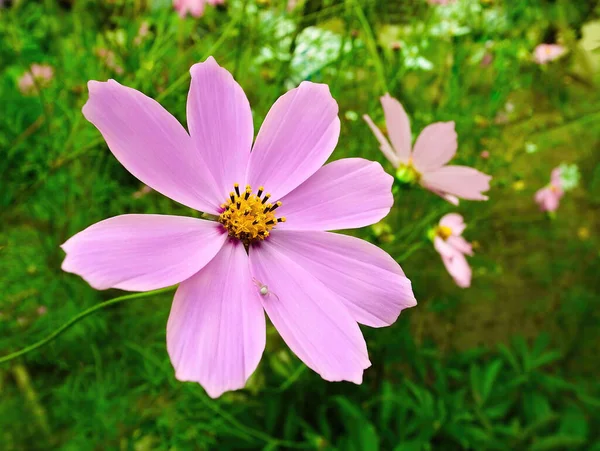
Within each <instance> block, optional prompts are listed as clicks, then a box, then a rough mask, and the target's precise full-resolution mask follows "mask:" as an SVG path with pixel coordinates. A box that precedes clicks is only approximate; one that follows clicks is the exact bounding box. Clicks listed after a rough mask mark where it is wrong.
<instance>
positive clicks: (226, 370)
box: [167, 241, 266, 398]
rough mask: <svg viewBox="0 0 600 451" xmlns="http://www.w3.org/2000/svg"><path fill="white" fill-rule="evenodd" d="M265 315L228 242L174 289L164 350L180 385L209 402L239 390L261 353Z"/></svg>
mask: <svg viewBox="0 0 600 451" xmlns="http://www.w3.org/2000/svg"><path fill="white" fill-rule="evenodd" d="M265 340H266V326H265V314H264V312H263V308H262V306H261V304H260V300H259V295H258V294H257V291H256V287H255V286H254V285H253V283H252V279H251V277H250V269H249V265H248V256H247V255H246V251H245V250H244V246H243V245H242V244H241V243H239V242H230V241H228V242H227V243H225V245H224V246H223V247H222V249H221V251H220V252H219V253H218V254H217V255H216V256H215V258H214V259H213V260H212V261H211V262H210V263H209V264H208V265H206V267H204V268H203V269H202V271H200V272H199V273H197V274H196V275H194V276H193V277H191V278H190V279H188V280H186V281H184V282H182V284H181V285H180V286H179V288H178V289H177V293H176V294H175V299H174V300H173V306H172V308H171V314H170V315H169V321H168V323H167V349H168V351H169V356H170V357H171V362H172V363H173V366H174V368H175V371H176V373H175V375H176V377H177V379H179V380H181V381H193V382H198V383H199V384H200V385H202V386H203V387H204V389H205V390H206V392H207V393H208V395H209V396H211V397H212V398H216V397H218V396H220V395H221V394H222V393H223V392H226V391H229V390H237V389H240V388H243V387H244V385H246V381H247V380H248V378H249V377H250V375H251V374H252V373H253V372H254V370H255V369H256V367H257V366H258V362H259V361H260V358H261V356H262V353H263V350H264V349H265Z"/></svg>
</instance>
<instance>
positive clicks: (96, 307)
mask: <svg viewBox="0 0 600 451" xmlns="http://www.w3.org/2000/svg"><path fill="white" fill-rule="evenodd" d="M174 288H175V287H167V288H161V289H160V290H153V291H147V292H145V293H134V294H126V295H124V296H119V297H116V298H113V299H109V300H108V301H104V302H101V303H100V304H96V305H94V306H92V307H90V308H88V309H87V310H84V311H83V312H81V313H79V314H78V315H76V316H74V317H73V318H71V319H70V320H69V321H67V322H66V323H65V324H63V325H62V326H60V327H59V328H58V329H56V330H55V331H54V332H52V333H51V334H50V335H48V336H47V337H46V338H43V339H41V340H40V341H38V342H36V343H34V344H32V345H29V346H27V347H25V348H23V349H21V350H19V351H16V352H13V353H11V354H8V355H6V356H4V357H0V363H4V362H8V361H9V360H13V359H16V358H17V357H20V356H22V355H25V354H27V353H29V352H31V351H35V350H36V349H38V348H41V347H42V346H44V345H46V344H48V343H49V342H51V341H52V340H54V339H55V338H56V337H58V336H59V335H61V334H62V333H63V332H65V331H66V330H67V329H69V328H70V327H71V326H73V325H74V324H76V323H77V322H79V321H81V320H82V319H83V318H85V317H86V316H88V315H91V314H92V313H94V312H97V311H98V310H102V309H103V308H105V307H110V306H111V305H114V304H118V303H120V302H123V301H127V300H129V299H139V298H145V297H148V296H152V295H155V294H159V293H167V292H169V291H172V290H173V289H174Z"/></svg>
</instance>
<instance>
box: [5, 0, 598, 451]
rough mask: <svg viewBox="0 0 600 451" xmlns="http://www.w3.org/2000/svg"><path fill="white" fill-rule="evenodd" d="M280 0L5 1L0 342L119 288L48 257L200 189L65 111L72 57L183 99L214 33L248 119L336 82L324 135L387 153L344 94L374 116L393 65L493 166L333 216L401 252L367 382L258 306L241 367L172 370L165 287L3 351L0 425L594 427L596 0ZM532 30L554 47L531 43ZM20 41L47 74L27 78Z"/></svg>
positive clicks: (41, 330)
mask: <svg viewBox="0 0 600 451" xmlns="http://www.w3.org/2000/svg"><path fill="white" fill-rule="evenodd" d="M286 3H287V2H286V1H283V0H281V1H276V0H271V1H265V0H263V1H258V0H256V1H255V0H226V4H225V5H224V6H220V7H216V8H215V7H211V6H208V7H207V8H206V13H205V15H204V16H203V17H202V18H199V19H193V18H189V17H188V18H186V19H181V18H180V17H179V16H178V15H177V14H176V13H175V12H174V11H173V10H172V7H171V2H170V1H168V0H111V1H108V0H107V1H91V0H86V1H73V0H44V1H40V2H29V1H23V0H20V1H19V0H13V1H12V2H11V1H5V2H4V7H0V104H1V105H2V114H0V152H1V158H0V216H1V217H0V219H1V221H0V271H1V273H2V277H1V278H0V292H1V293H2V294H1V295H0V356H4V355H7V354H9V353H11V352H14V351H16V350H18V349H20V348H22V347H24V346H26V345H29V344H31V343H33V342H36V341H37V340H39V339H41V338H43V337H45V336H46V335H48V334H49V333H51V332H52V331H53V330H56V329H57V328H58V327H60V326H61V325H62V324H63V323H65V322H66V321H67V320H68V319H69V318H72V317H73V316H75V315H76V314H78V313H79V312H81V311H83V310H85V309H86V308H89V307H92V306H94V305H98V304H99V303H100V302H102V301H106V300H107V299H111V298H114V297H117V296H119V295H120V294H121V293H119V292H116V291H111V292H97V291H94V290H93V289H91V288H90V287H89V286H88V285H87V284H86V283H85V282H83V281H82V280H80V279H78V278H77V277H75V276H73V275H70V274H66V273H64V272H62V271H61V269H60V265H61V261H62V259H63V256H64V254H63V252H62V250H61V249H60V244H61V243H63V242H64V241H65V240H66V239H67V238H68V237H70V236H72V235H73V234H74V233H76V232H78V231H80V230H82V229H83V228H85V227H87V226H89V225H90V224H93V223H95V222H97V221H99V220H101V219H104V218H107V217H110V216H114V215H118V214H123V213H131V212H135V213H163V214H180V215H198V212H192V211H190V210H188V209H187V208H185V207H182V206H180V205H176V204H175V203H174V202H171V201H170V200H168V199H165V198H164V197H162V196H160V195H159V194H157V193H155V192H146V191H144V190H143V188H144V187H143V186H142V185H141V184H140V182H139V181H137V180H136V179H135V178H134V177H133V176H131V175H130V174H129V173H128V172H127V171H126V170H125V169H124V168H123V167H122V166H121V165H120V164H119V163H118V162H117V161H116V160H115V158H114V157H113V156H112V155H111V154H110V152H109V151H108V149H107V147H106V145H105V143H104V142H103V140H102V137H101V136H100V135H99V133H98V132H97V131H96V130H95V129H94V127H93V126H92V125H91V124H89V123H88V122H87V121H86V120H85V119H84V118H83V116H82V114H81V107H82V106H83V104H84V103H85V102H86V100H87V88H86V83H87V81H88V80H106V79H108V78H115V79H117V80H118V81H119V82H121V83H122V84H124V85H127V86H131V87H133V88H136V89H138V90H140V91H142V92H144V93H145V94H147V95H149V96H151V97H153V98H155V99H157V100H158V101H159V102H161V104H162V105H163V106H164V107H165V108H166V109H167V110H169V111H170V112H171V113H172V114H174V115H175V116H176V117H177V118H178V119H179V120H180V121H181V122H182V123H184V124H185V101H186V95H187V90H188V85H189V73H188V70H189V67H190V66H191V64H193V63H195V62H197V61H201V60H204V59H205V58H206V57H207V56H209V55H214V56H215V58H216V59H217V61H218V62H219V63H220V64H221V65H223V66H225V67H226V68H227V69H228V70H230V71H231V72H232V73H233V74H234V75H235V77H236V79H237V80H238V81H239V83H240V84H241V85H242V87H243V88H244V89H245V91H246V93H247V95H248V97H249V100H250V103H251V105H252V108H253V114H254V120H255V129H256V130H258V127H259V126H260V124H261V123H262V120H263V118H264V117H265V115H266V113H267V112H268V109H269V107H270V106H271V104H272V103H273V102H274V101H275V100H276V99H277V98H278V96H280V95H281V94H282V93H283V92H285V91H286V90H287V89H289V88H290V87H293V86H295V85H297V84H298V83H299V82H300V81H302V80H305V79H308V80H312V81H316V82H323V83H327V84H328V85H329V86H330V88H331V91H332V94H333V95H334V97H335V98H336V100H337V101H338V103H339V105H340V118H341V120H342V133H341V137H340V142H339V145H338V147H337V150H336V151H335V153H334V155H333V158H334V159H339V158H343V157H362V158H368V159H372V160H376V161H379V162H381V163H382V164H383V165H384V167H385V169H386V170H387V171H388V172H390V173H392V174H393V173H394V172H395V169H394V168H392V167H391V166H390V165H389V164H388V163H387V162H386V161H385V159H384V157H383V155H381V153H380V151H379V149H378V144H377V142H376V140H375V138H374V137H373V136H372V134H371V133H370V131H369V129H368V127H367V126H366V124H364V123H363V122H362V120H360V117H361V116H362V115H363V114H366V113H367V114H369V115H370V116H371V117H372V118H373V120H374V121H375V122H376V123H377V124H378V125H379V126H382V127H383V126H384V120H383V112H382V110H381V106H380V104H379V100H378V98H379V96H381V95H383V94H384V93H385V92H386V91H389V92H390V94H392V95H393V96H395V97H397V98H398V99H400V100H401V102H402V103H403V105H404V106H405V107H406V110H407V112H408V113H409V115H410V117H411V125H412V129H413V134H414V135H416V134H418V133H419V132H420V131H421V130H422V129H423V128H424V127H425V126H426V125H428V124H429V123H431V122H434V121H449V120H453V121H455V122H456V128H457V132H458V136H459V151H458V153H457V156H456V157H455V159H454V160H453V163H455V164H463V165H469V166H473V167H476V168H478V169H480V170H482V171H484V172H486V173H489V174H491V175H493V177H494V179H493V186H492V189H491V191H490V193H489V196H490V201H488V202H485V203H477V202H462V203H461V205H460V206H459V207H458V208H454V207H452V206H451V205H450V204H448V203H446V202H444V201H443V200H442V199H440V198H437V197H436V196H434V195H432V194H431V193H428V192H425V191H423V190H420V189H419V188H418V187H416V186H410V185H406V184H400V183H398V184H397V186H394V194H395V207H394V208H393V209H392V212H391V213H390V215H389V216H388V217H387V218H386V219H385V220H384V221H382V222H381V223H379V224H376V225H375V226H372V227H370V228H365V229H363V230H357V231H349V232H348V233H352V234H354V235H357V236H360V237H361V238H365V239H367V240H369V241H371V242H373V243H375V244H377V245H379V246H380V247H382V248H383V249H385V250H386V251H387V252H389V253H390V254H391V255H392V256H393V257H394V258H395V259H396V260H397V261H398V262H400V263H401V264H402V266H403V268H404V270H405V272H406V273H407V275H408V277H409V278H410V279H411V281H412V282H413V286H414V288H415V293H416V297H417V299H418V300H419V305H418V306H417V307H416V308H414V309H411V310H410V311H408V312H404V313H403V314H402V315H401V316H400V318H399V320H398V322H397V323H396V324H395V325H393V326H392V327H389V328H384V329H369V328H363V332H364V333H365V337H366V340H367V343H368V346H369V353H370V359H371V362H372V363H373V366H372V368H370V369H368V370H367V371H366V372H365V380H364V382H363V384H362V385H360V386H356V385H353V384H350V383H328V382H325V381H323V380H322V379H321V378H320V377H319V376H318V375H316V374H314V373H313V372H312V371H310V370H308V369H307V368H306V367H305V366H304V365H303V364H302V363H301V362H300V361H299V360H298V359H296V358H295V357H294V356H293V354H292V353H291V352H290V351H289V350H288V348H287V347H286V346H285V344H284V343H283V341H282V340H281V339H280V338H279V337H278V335H277V333H276V332H275V330H274V329H273V328H272V327H269V329H268V337H267V349H266V351H265V354H264V356H263V360H262V362H261V364H260V366H259V368H258V369H257V371H256V373H255V374H254V375H253V376H252V378H251V379H250V381H249V382H248V385H247V388H246V389H245V390H241V391H237V392H233V393H228V394H225V395H224V396H223V397H222V398H220V399H219V400H212V399H210V398H208V397H207V396H206V394H205V393H204V391H203V390H202V388H201V387H199V386H198V385H195V384H189V383H181V382H178V381H176V380H175V378H174V374H173V369H172V367H171V364H170V362H169V360H168V357H167V352H166V349H165V344H164V343H165V324H166V320H167V317H168V312H169V307H170V302H171V299H172V295H167V294H162V295H156V296H152V297H147V298H144V299H137V300H129V301H127V302H124V303H120V304H119V305H116V306H113V307H111V308H110V309H106V310H103V311H101V312H98V313H96V314H95V315H93V316H90V317H87V318H86V319H84V320H82V321H81V322H79V323H77V324H76V325H75V326H74V327H73V328H71V329H70V330H69V331H67V332H66V333H65V334H63V335H61V336H60V337H59V338H58V339H57V340H54V341H52V342H51V343H50V344H49V345H47V346H46V347H43V348H39V349H38V350H36V351H35V352H32V353H29V354H27V355H26V356H25V357H23V358H21V359H19V360H15V361H11V362H9V363H7V364H2V366H0V443H1V444H2V445H1V446H0V447H1V448H2V449H3V450H7V451H11V450H36V449H44V450H46V449H63V450H78V451H79V450H88V449H90V450H95V449H102V450H104V449H111V450H112V449H118V450H135V451H138V450H139V451H144V450H188V449H189V450H192V449H219V450H222V449H223V450H227V449H265V450H275V449H281V450H283V449H295V448H303V449H322V450H335V449H337V450H340V451H342V450H344V451H345V450H356V451H359V450H378V449H379V450H397V451H419V450H459V449H472V450H488V449H489V450H532V451H533V450H596V451H600V436H599V435H598V431H599V430H600V416H599V415H598V412H600V386H599V385H598V382H597V380H596V375H597V374H598V370H599V367H598V362H597V354H598V351H599V350H600V349H599V347H598V343H600V340H599V338H600V334H599V332H598V331H599V330H600V329H598V327H597V324H598V321H599V320H600V313H599V312H600V308H599V307H600V305H599V303H600V296H599V293H600V285H599V284H598V276H597V275H598V271H599V270H600V253H599V250H598V249H600V237H599V236H598V230H600V216H599V215H598V211H599V209H598V204H599V203H600V152H598V149H600V127H598V126H597V124H598V121H599V119H600V95H599V91H598V89H597V83H598V81H599V79H598V78H599V76H598V68H599V67H600V54H599V53H598V45H599V44H598V43H599V42H600V41H599V40H598V39H599V36H600V35H599V34H598V30H599V29H600V25H599V22H598V15H599V13H600V9H599V8H600V7H599V6H598V5H597V2H594V1H577V2H569V1H561V0H557V1H550V0H526V1H520V0H519V1H517V0H506V1H504V2H501V1H491V0H480V1H475V0H457V2H455V3H454V4H453V5H448V6H434V5H429V4H428V3H427V1H426V0H423V1H417V0H398V1H385V0H381V1H376V0H343V1H342V0H305V1H304V2H299V6H297V7H296V8H295V9H294V10H293V11H292V12H287V11H286ZM144 30H146V31H145V32H144ZM541 42H561V43H562V44H564V45H566V46H567V47H568V48H569V53H568V54H567V55H566V56H565V57H564V58H563V59H560V60H558V61H556V62H552V63H550V64H548V65H544V66H540V65H537V64H535V63H534V62H533V60H532V52H533V50H534V48H535V46H536V45H537V44H539V43H541ZM32 64H48V65H50V66H52V67H53V69H54V77H53V79H52V80H51V82H50V83H49V84H48V85H47V86H44V87H40V89H38V90H37V91H36V92H34V93H33V95H31V94H29V95H25V94H23V93H21V92H20V91H19V89H18V83H19V79H20V78H21V76H22V75H23V74H24V73H25V72H26V71H27V70H29V68H30V67H31V65H32ZM482 151H488V153H489V158H482V157H481V152H482ZM561 164H566V165H567V166H565V167H568V168H572V169H570V170H571V172H572V177H571V178H572V179H574V178H577V180H578V184H577V186H574V187H573V189H572V190H571V191H569V192H568V193H567V194H565V196H564V198H563V199H562V202H561V206H560V209H559V210H558V212H557V215H556V217H555V218H554V219H553V220H550V218H548V217H545V216H544V215H543V214H542V213H540V212H539V211H538V209H537V206H536V205H535V204H534V202H533V199H532V198H533V195H534V193H535V191H536V190H537V189H539V188H541V187H542V186H544V185H546V184H547V183H548V181H549V177H550V172H551V170H552V169H553V168H555V167H557V166H559V165H561ZM572 165H576V166H572ZM573 168H575V169H573ZM577 168H578V170H577ZM574 174H577V176H576V177H575V175H574ZM449 211H459V212H460V213H461V214H462V215H463V216H464V217H465V218H466V221H467V223H468V225H469V227H468V229H467V231H466V232H465V234H466V237H467V238H468V239H469V241H473V242H474V244H475V256H474V257H473V258H472V259H470V263H471V265H472V267H473V286H472V287H471V288H469V289H468V290H461V289H459V288H457V287H456V286H455V285H454V283H453V282H452V280H451V278H450V277H449V276H448V274H447V273H446V272H445V270H444V267H443V265H442V262H441V260H440V258H439V256H438V255H437V254H436V253H435V251H434V250H433V248H432V245H431V242H430V241H429V239H428V236H427V234H428V231H429V230H430V229H431V228H432V227H434V226H435V225H436V224H437V221H438V220H439V218H440V217H441V216H442V215H443V214H444V213H447V212H449ZM519 337H520V338H519Z"/></svg>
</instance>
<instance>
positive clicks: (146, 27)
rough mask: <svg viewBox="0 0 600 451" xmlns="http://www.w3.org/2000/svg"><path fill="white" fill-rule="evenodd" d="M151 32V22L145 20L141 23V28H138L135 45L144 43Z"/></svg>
mask: <svg viewBox="0 0 600 451" xmlns="http://www.w3.org/2000/svg"><path fill="white" fill-rule="evenodd" d="M149 33H150V24H149V23H148V21H147V20H145V21H143V22H142V24H141V25H140V29H139V30H138V34H137V36H136V37H135V38H134V40H133V43H134V44H135V45H140V44H141V43H142V41H143V40H144V38H145V37H146V36H148V34H149Z"/></svg>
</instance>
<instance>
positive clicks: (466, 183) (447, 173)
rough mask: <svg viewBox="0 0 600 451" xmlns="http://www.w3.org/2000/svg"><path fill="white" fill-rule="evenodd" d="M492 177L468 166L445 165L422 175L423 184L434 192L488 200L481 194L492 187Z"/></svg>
mask: <svg viewBox="0 0 600 451" xmlns="http://www.w3.org/2000/svg"><path fill="white" fill-rule="evenodd" d="M491 179H492V177H490V176H489V175H486V174H484V173H482V172H479V171H478V170H477V169H473V168H470V167H467V166H444V167H441V168H439V169H437V170H435V171H432V172H426V173H424V174H423V175H422V177H421V184H422V185H423V186H424V187H425V188H427V189H430V190H432V191H434V192H441V193H444V194H450V195H452V196H457V197H460V198H462V199H467V200H487V196H484V195H483V194H481V193H482V192H484V191H487V190H488V189H489V188H490V180H491Z"/></svg>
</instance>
